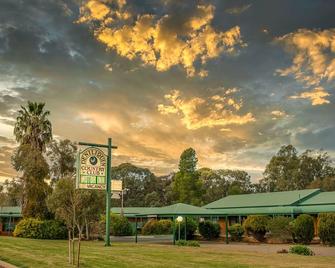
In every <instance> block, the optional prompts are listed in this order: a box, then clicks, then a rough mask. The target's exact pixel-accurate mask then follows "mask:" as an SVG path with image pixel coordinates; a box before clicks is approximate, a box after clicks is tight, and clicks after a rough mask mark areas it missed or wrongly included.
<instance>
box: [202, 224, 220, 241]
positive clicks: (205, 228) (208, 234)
mask: <svg viewBox="0 0 335 268" xmlns="http://www.w3.org/2000/svg"><path fill="white" fill-rule="evenodd" d="M199 232H200V234H201V235H202V237H204V238H205V239H207V240H212V239H216V238H218V237H219V236H220V225H219V224H218V223H217V222H211V221H204V222H200V223H199Z"/></svg>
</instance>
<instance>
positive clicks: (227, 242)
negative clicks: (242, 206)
mask: <svg viewBox="0 0 335 268" xmlns="http://www.w3.org/2000/svg"><path fill="white" fill-rule="evenodd" d="M225 223H226V224H225V225H226V244H229V241H228V217H227V216H226V220H225Z"/></svg>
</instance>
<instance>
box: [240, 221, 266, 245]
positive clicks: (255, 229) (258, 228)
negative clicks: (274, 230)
mask: <svg viewBox="0 0 335 268" xmlns="http://www.w3.org/2000/svg"><path fill="white" fill-rule="evenodd" d="M269 220H270V217H268V216H263V215H250V216H248V217H247V219H246V220H245V221H244V223H243V227H244V229H245V231H246V232H247V233H248V234H252V235H253V237H254V238H256V239H257V240H258V241H263V240H264V236H265V234H266V231H267V226H268V222H269Z"/></svg>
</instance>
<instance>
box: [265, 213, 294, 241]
mask: <svg viewBox="0 0 335 268" xmlns="http://www.w3.org/2000/svg"><path fill="white" fill-rule="evenodd" d="M291 221H292V220H291V219H290V218H288V217H284V216H278V217H274V218H272V219H270V220H269V222H268V230H269V231H270V233H271V237H272V238H275V239H279V240H281V241H282V242H289V241H291V240H292V228H291V225H290V222H291Z"/></svg>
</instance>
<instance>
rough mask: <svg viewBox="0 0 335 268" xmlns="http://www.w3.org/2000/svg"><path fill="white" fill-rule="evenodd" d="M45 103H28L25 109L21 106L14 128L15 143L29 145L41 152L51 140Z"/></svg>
mask: <svg viewBox="0 0 335 268" xmlns="http://www.w3.org/2000/svg"><path fill="white" fill-rule="evenodd" d="M44 106H45V103H37V102H30V101H28V105H27V107H24V106H21V110H19V111H18V113H19V115H18V117H17V118H16V123H15V126H14V135H15V138H16V141H17V142H19V143H20V144H21V145H27V144H28V145H30V146H31V147H32V148H34V149H37V150H38V151H40V152H42V151H45V149H46V145H47V144H48V143H49V142H51V140H52V127H51V122H50V121H49V120H48V118H47V117H48V116H49V115H50V112H49V111H45V110H44Z"/></svg>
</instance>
